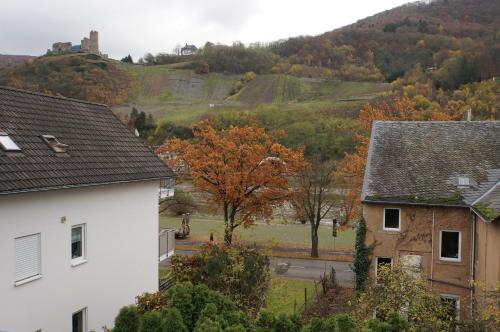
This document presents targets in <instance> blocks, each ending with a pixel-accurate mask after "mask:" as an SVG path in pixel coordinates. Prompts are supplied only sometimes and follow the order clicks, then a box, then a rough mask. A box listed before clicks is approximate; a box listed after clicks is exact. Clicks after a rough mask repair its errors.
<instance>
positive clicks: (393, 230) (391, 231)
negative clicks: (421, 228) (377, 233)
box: [382, 228, 401, 233]
mask: <svg viewBox="0 0 500 332" xmlns="http://www.w3.org/2000/svg"><path fill="white" fill-rule="evenodd" d="M400 232H401V229H400V228H383V229H382V233H400Z"/></svg>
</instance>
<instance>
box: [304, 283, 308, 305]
mask: <svg viewBox="0 0 500 332" xmlns="http://www.w3.org/2000/svg"><path fill="white" fill-rule="evenodd" d="M306 310H307V287H306V288H304V311H306Z"/></svg>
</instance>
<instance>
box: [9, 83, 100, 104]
mask: <svg viewBox="0 0 500 332" xmlns="http://www.w3.org/2000/svg"><path fill="white" fill-rule="evenodd" d="M0 90H10V91H16V92H20V93H26V94H30V95H35V96H42V97H49V98H54V99H61V100H67V101H74V102H77V103H82V104H90V105H98V106H105V107H108V105H106V104H102V103H97V102H94V101H88V100H82V99H76V98H69V97H64V96H55V95H49V94H46V93H41V92H35V91H30V90H24V89H18V88H12V87H10V86H5V85H0Z"/></svg>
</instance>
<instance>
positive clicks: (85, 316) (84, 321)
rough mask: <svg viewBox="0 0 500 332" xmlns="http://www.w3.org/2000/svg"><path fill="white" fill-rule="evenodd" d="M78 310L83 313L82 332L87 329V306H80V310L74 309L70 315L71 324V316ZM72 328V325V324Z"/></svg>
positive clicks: (85, 331)
mask: <svg viewBox="0 0 500 332" xmlns="http://www.w3.org/2000/svg"><path fill="white" fill-rule="evenodd" d="M79 312H82V313H83V319H82V320H83V331H84V332H87V331H88V325H87V317H88V311H87V307H85V308H82V309H80V310H77V311H75V312H74V313H73V314H72V315H71V324H73V316H74V315H75V314H77V313H79ZM72 328H73V326H72Z"/></svg>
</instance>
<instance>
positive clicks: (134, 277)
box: [0, 181, 158, 332]
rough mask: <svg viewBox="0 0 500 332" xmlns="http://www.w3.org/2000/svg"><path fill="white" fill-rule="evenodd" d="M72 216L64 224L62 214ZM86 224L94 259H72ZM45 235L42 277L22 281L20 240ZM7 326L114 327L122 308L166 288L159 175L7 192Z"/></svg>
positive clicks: (1, 219)
mask: <svg viewBox="0 0 500 332" xmlns="http://www.w3.org/2000/svg"><path fill="white" fill-rule="evenodd" d="M63 216H65V217H66V222H65V223H62V222H61V217H63ZM82 223H85V224H86V228H87V241H86V242H87V262H86V263H84V264H82V265H79V266H75V267H72V265H71V226H72V225H78V224H82ZM33 233H41V248H42V278H40V279H38V280H34V281H32V282H29V283H26V284H23V285H20V286H14V238H16V237H19V236H24V235H29V234H33ZM0 259H1V262H2V263H1V270H0V272H1V273H0V331H17V332H34V331H36V330H38V329H42V331H53V332H66V331H71V320H72V314H73V313H74V312H76V311H79V310H81V309H82V308H87V312H88V330H89V331H93V330H95V331H101V330H102V326H104V325H107V326H108V327H112V325H113V320H114V317H115V316H116V314H117V313H118V310H119V309H120V308H121V307H122V306H124V305H127V304H131V303H133V302H134V298H135V296H137V295H139V294H141V293H143V292H154V291H156V290H157V288H158V183H157V181H148V182H137V183H128V184H117V185H102V186H96V187H88V188H80V189H67V190H56V191H49V192H38V193H26V194H16V195H9V196H0Z"/></svg>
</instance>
